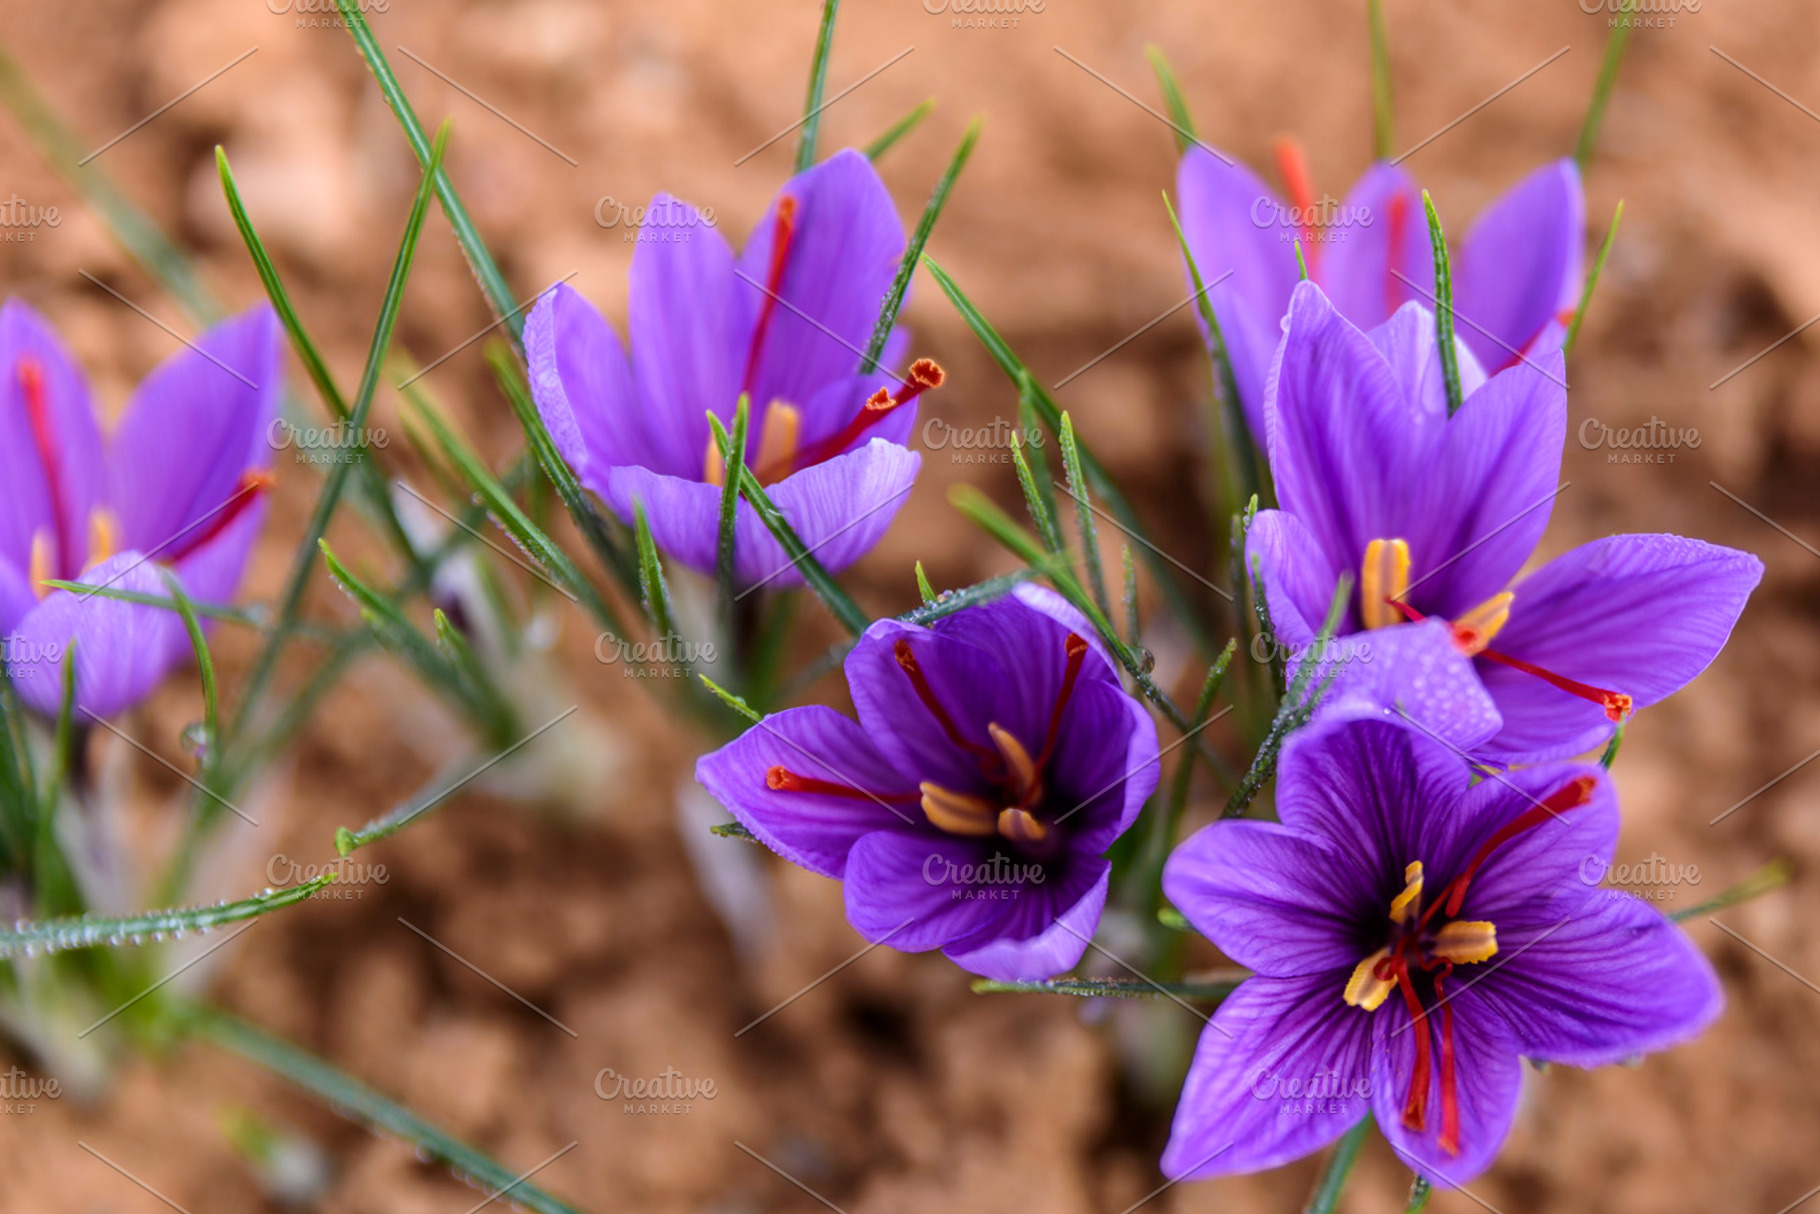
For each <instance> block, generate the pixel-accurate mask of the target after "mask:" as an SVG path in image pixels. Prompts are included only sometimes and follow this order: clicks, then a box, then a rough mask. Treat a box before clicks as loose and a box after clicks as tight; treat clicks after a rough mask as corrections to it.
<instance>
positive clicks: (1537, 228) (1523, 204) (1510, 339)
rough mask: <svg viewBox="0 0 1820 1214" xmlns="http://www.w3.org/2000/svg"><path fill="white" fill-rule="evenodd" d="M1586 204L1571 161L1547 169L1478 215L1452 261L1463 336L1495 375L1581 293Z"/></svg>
mask: <svg viewBox="0 0 1820 1214" xmlns="http://www.w3.org/2000/svg"><path fill="white" fill-rule="evenodd" d="M1585 239H1586V199H1585V196H1584V194H1583V193H1582V191H1581V188H1580V170H1579V168H1578V167H1577V166H1576V165H1575V164H1574V162H1573V161H1572V160H1571V159H1562V160H1557V161H1555V162H1554V163H1553V164H1547V165H1543V166H1542V167H1541V168H1539V169H1537V170H1536V171H1535V172H1533V173H1531V174H1530V175H1529V176H1527V177H1525V178H1524V179H1523V180H1522V181H1519V182H1518V183H1517V184H1516V185H1514V186H1512V187H1511V188H1510V189H1509V190H1507V191H1506V192H1505V193H1504V194H1503V195H1501V196H1500V197H1499V198H1498V199H1497V200H1496V201H1494V202H1493V203H1492V204H1491V205H1490V206H1489V207H1487V208H1485V210H1483V211H1481V212H1480V213H1479V217H1478V218H1477V219H1475V220H1473V223H1472V227H1471V228H1469V229H1468V230H1467V233H1466V239H1465V240H1464V241H1463V242H1462V243H1461V246H1460V249H1459V252H1458V254H1457V255H1456V256H1455V258H1454V299H1455V301H1456V302H1457V304H1458V306H1459V313H1460V315H1461V316H1462V317H1470V318H1471V320H1472V323H1471V324H1462V325H1461V326H1460V327H1459V333H1460V337H1461V339H1462V340H1463V341H1465V342H1466V344H1467V345H1469V346H1471V347H1472V349H1473V352H1474V353H1475V354H1477V355H1478V356H1479V361H1480V362H1482V363H1484V364H1485V365H1486V366H1487V367H1490V368H1494V369H1496V368H1502V367H1508V366H1510V365H1511V364H1512V363H1514V362H1516V361H1517V356H1516V354H1514V353H1512V351H1513V350H1514V351H1520V352H1523V353H1528V352H1529V351H1530V347H1531V345H1532V344H1533V343H1534V342H1535V340H1536V337H1537V336H1538V335H1539V334H1540V333H1541V332H1542V331H1543V330H1544V329H1545V328H1546V327H1547V326H1548V325H1549V324H1550V323H1551V322H1553V321H1554V320H1555V319H1556V317H1557V316H1559V315H1560V314H1561V313H1562V312H1563V311H1565V310H1567V309H1570V308H1572V307H1573V306H1574V305H1575V303H1576V301H1577V300H1578V297H1579V294H1580V285H1581V284H1580V280H1581V277H1582V273H1583V272H1582V261H1583V249H1582V244H1583V242H1584V241H1585Z"/></svg>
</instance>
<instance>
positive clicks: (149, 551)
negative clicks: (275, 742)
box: [0, 300, 280, 716]
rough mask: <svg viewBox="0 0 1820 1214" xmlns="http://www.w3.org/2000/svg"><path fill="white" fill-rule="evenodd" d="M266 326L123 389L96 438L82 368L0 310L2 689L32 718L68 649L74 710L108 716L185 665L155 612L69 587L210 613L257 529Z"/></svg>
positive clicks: (29, 318) (271, 331)
mask: <svg viewBox="0 0 1820 1214" xmlns="http://www.w3.org/2000/svg"><path fill="white" fill-rule="evenodd" d="M278 358H279V346H278V324H277V317H276V316H275V315H274V314H273V312H272V310H271V309H270V308H269V307H266V306H264V305H261V306H260V307H257V308H254V309H253V310H251V311H249V312H246V313H243V314H242V315H240V316H237V317H234V318H233V319H230V320H227V321H224V322H222V323H221V324H218V325H216V326H215V327H214V328H212V329H210V330H208V331H207V332H206V333H204V334H202V335H201V336H200V337H198V338H197V339H196V341H195V343H194V344H193V345H192V346H190V348H188V349H186V350H183V351H181V352H179V353H178V354H175V355H173V356H172V357H170V358H169V359H167V360H165V362H164V363H162V364H161V365H159V366H158V367H157V368H156V369H155V370H153V371H152V373H151V374H150V375H148V376H146V378H145V379H144V380H143V381H142V382H141V383H140V384H139V387H138V388H137V390H135V392H134V393H133V396H132V398H131V399H130V400H128V401H127V404H126V408H125V410H124V411H123V412H122V413H121V415H120V420H119V422H118V424H117V425H115V427H114V428H113V430H112V432H111V433H109V434H107V435H105V436H104V435H103V434H102V431H101V425H100V422H99V419H98V418H97V415H96V412H95V408H94V405H93V403H92V401H91V400H90V397H89V389H88V384H87V382H86V380H85V379H84V378H83V374H82V370H81V368H80V367H79V366H77V364H76V362H75V360H74V359H73V358H71V357H70V355H69V352H68V351H67V350H66V349H65V348H64V346H63V343H62V342H61V340H59V338H58V337H57V334H56V333H55V331H54V330H52V329H51V327H50V326H49V325H48V324H47V323H46V322H45V321H44V319H43V318H42V317H40V316H39V315H38V314H37V313H36V312H35V311H33V310H32V309H31V308H30V307H29V306H27V305H26V304H24V303H22V302H20V301H18V300H8V301H7V303H6V305H5V308H4V309H3V310H0V635H4V638H5V658H6V668H7V675H8V677H9V678H11V679H12V681H13V683H14V686H15V687H16V689H17V691H18V693H19V696H20V698H21V699H23V700H24V701H25V702H26V703H27V704H29V705H31V706H32V707H33V708H35V709H37V710H39V711H41V712H54V711H55V710H56V709H57V707H58V705H59V703H60V701H61V698H62V684H61V667H62V662H63V659H64V656H65V655H66V654H67V653H68V652H69V647H70V646H71V644H72V643H73V644H74V645H75V648H76V658H75V666H76V704H77V706H78V708H79V709H80V710H81V711H82V712H84V713H87V714H92V715H94V716H109V715H111V714H113V713H117V712H119V711H121V710H122V709H125V708H127V707H129V706H131V705H132V704H133V703H135V702H136V701H138V700H140V699H142V698H143V697H144V696H146V695H147V694H148V693H149V692H150V691H151V690H152V688H153V687H155V686H156V685H157V684H158V682H159V681H160V680H161V679H162V678H163V677H164V675H165V674H166V673H167V672H168V671H169V670H170V669H171V668H172V667H173V666H175V665H176V664H178V663H179V662H181V661H183V660H184V658H185V657H187V656H188V654H189V652H190V645H189V639H188V636H187V635H186V633H185V632H184V628H183V623H182V621H181V619H180V618H179V617H178V615H177V614H176V613H175V612H174V611H172V610H170V609H168V608H163V607H154V606H145V605H138V604H131V603H126V602H122V601H119V600H116V599H110V598H107V597H105V596H103V595H100V594H94V593H84V594H75V593H72V592H70V591H67V590H57V589H52V588H51V587H49V586H46V585H45V584H44V583H45V580H46V579H59V580H64V581H74V580H81V581H84V582H86V583H88V584H90V585H94V586H106V587H111V588H115V589H119V590H124V591H132V592H137V593H140V594H150V595H157V596H159V597H169V594H170V590H169V588H168V587H167V586H166V585H165V582H164V580H163V578H162V576H161V575H160V572H159V570H160V569H161V568H168V569H171V570H174V571H175V573H176V575H177V577H178V578H179V580H180V582H181V584H182V586H183V588H184V590H185V592H186V593H187V594H188V595H190V596H191V597H192V598H194V599H197V600H200V601H205V602H224V601H226V600H228V599H230V598H231V597H232V596H233V593H234V590H235V588H236V587H237V586H238V584H239V582H240V575H241V572H242V570H243V569H244V567H245V565H246V560H247V556H248V554H249V553H250V552H251V550H252V546H253V541H254V539H255V537H256V536H257V535H258V532H259V524H260V519H261V518H262V517H263V515H264V511H265V504H264V500H263V499H264V492H263V491H264V489H265V488H266V487H267V485H269V483H270V473H269V472H268V471H267V468H268V466H269V464H270V462H271V448H270V446H269V444H268V443H267V436H266V429H267V427H268V425H269V423H270V422H271V420H272V418H273V417H274V416H276V410H277V404H278V399H279V388H280V380H279V364H278Z"/></svg>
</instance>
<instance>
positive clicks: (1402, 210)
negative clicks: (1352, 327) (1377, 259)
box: [1384, 190, 1409, 317]
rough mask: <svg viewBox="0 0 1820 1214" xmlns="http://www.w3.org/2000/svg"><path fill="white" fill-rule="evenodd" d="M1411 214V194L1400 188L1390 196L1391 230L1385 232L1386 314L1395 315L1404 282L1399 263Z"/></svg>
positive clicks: (1401, 258)
mask: <svg viewBox="0 0 1820 1214" xmlns="http://www.w3.org/2000/svg"><path fill="white" fill-rule="evenodd" d="M1408 214H1409V194H1408V192H1407V191H1405V190H1398V191H1397V192H1396V193H1395V194H1392V195H1391V196H1390V231H1389V232H1387V233H1386V234H1385V246H1384V249H1385V252H1384V315H1385V316H1387V317H1389V316H1394V315H1396V311H1397V300H1398V299H1400V298H1401V297H1402V294H1403V293H1402V291H1401V290H1400V289H1399V288H1400V287H1401V286H1402V285H1403V284H1402V283H1401V282H1400V281H1399V280H1398V278H1397V263H1398V262H1400V261H1402V260H1403V220H1404V219H1405V218H1406V217H1407V216H1408Z"/></svg>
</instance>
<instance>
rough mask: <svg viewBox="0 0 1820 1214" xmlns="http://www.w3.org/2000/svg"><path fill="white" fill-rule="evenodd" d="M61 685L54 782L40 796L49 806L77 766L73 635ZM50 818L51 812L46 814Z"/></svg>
mask: <svg viewBox="0 0 1820 1214" xmlns="http://www.w3.org/2000/svg"><path fill="white" fill-rule="evenodd" d="M57 676H58V680H59V682H60V684H61V686H60V688H59V694H58V696H57V726H56V729H55V731H54V732H53V734H52V739H53V740H52V743H51V770H50V784H49V786H48V787H46V788H45V790H44V791H43V793H42V794H41V796H40V801H41V803H42V804H44V805H46V806H55V805H56V803H57V800H58V798H59V797H61V796H62V793H63V782H64V780H66V779H68V778H69V773H70V772H71V771H72V770H74V768H75V765H76V758H75V755H76V745H77V742H76V638H75V637H71V638H70V642H69V644H68V645H66V646H64V649H63V662H62V664H61V665H60V666H59V667H58V671H57ZM45 816H46V817H49V814H48V813H47V814H46V815H45Z"/></svg>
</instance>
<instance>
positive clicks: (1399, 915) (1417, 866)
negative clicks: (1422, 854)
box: [1390, 860, 1422, 924]
mask: <svg viewBox="0 0 1820 1214" xmlns="http://www.w3.org/2000/svg"><path fill="white" fill-rule="evenodd" d="M1403 880H1404V881H1406V882H1408V884H1406V885H1405V886H1404V887H1403V892H1402V893H1400V894H1398V895H1397V896H1396V897H1395V898H1392V899H1391V900H1390V921H1391V922H1392V923H1396V924H1404V923H1408V922H1409V921H1410V920H1411V919H1413V918H1414V917H1415V916H1416V915H1418V914H1420V913H1421V911H1422V862H1421V861H1420V860H1411V861H1410V862H1409V864H1408V866H1407V867H1405V868H1404V869H1403Z"/></svg>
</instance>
